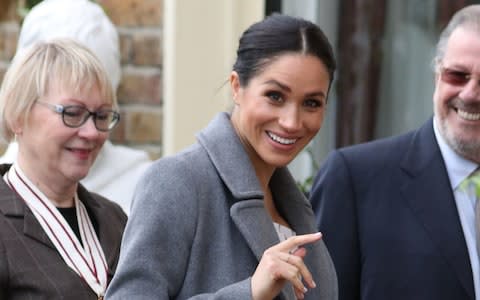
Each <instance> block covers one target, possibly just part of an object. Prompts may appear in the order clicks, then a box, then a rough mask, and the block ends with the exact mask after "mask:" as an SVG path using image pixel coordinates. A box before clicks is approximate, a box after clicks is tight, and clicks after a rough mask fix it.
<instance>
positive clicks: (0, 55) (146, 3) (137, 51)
mask: <svg viewBox="0 0 480 300" xmlns="http://www.w3.org/2000/svg"><path fill="white" fill-rule="evenodd" d="M18 3H22V1H18V0H0V81H1V80H2V79H3V75H4V73H5V71H6V70H7V68H8V65H9V62H10V60H11V59H12V57H13V56H14V54H15V49H16V43H17V39H18V33H19V28H20V17H19V16H18V14H17V13H16V11H17V5H18ZM97 3H99V4H100V5H101V6H102V7H103V8H104V10H105V12H106V13H107V15H109V17H110V18H111V19H112V21H113V23H114V24H115V25H116V26H117V29H118V32H119V36H120V50H121V59H122V71H123V74H122V80H121V82H120V86H119V89H118V92H117V95H118V101H119V103H120V113H121V122H120V125H119V126H118V127H117V128H115V130H114V131H112V133H111V134H110V139H111V140H112V142H113V143H116V144H124V145H128V146H131V147H134V148H140V149H145V150H147V151H148V152H149V153H150V156H151V157H152V158H154V159H155V158H158V157H160V155H161V144H162V119H163V114H162V104H163V101H162V56H163V53H162V47H163V37H162V24H163V1H162V0H122V1H118V0H97ZM1 151H2V145H0V152H1Z"/></svg>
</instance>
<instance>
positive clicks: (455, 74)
mask: <svg viewBox="0 0 480 300" xmlns="http://www.w3.org/2000/svg"><path fill="white" fill-rule="evenodd" d="M440 78H441V79H442V81H443V82H445V83H448V84H451V85H454V86H464V85H466V84H467V83H468V82H469V81H470V79H472V78H474V76H473V75H472V74H471V73H469V72H465V71H461V70H457V69H453V68H447V67H443V66H441V67H440ZM477 81H478V82H479V83H480V78H477Z"/></svg>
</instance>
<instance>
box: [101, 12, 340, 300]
mask: <svg viewBox="0 0 480 300" xmlns="http://www.w3.org/2000/svg"><path fill="white" fill-rule="evenodd" d="M334 70H335V61H334V57H333V53H332V49H331V46H330V44H329V42H328V40H327V38H326V37H325V35H324V34H323V32H322V31H321V30H320V29H319V28H318V27H317V26H316V25H315V24H313V23H311V22H308V21H305V20H302V19H297V18H292V17H287V16H281V15H274V16H271V17H268V18H266V19H265V20H263V21H261V22H259V23H256V24H253V25H252V26H251V27H250V28H248V29H247V30H246V31H245V32H244V33H243V35H242V37H241V39H240V44H239V48H238V51H237V61H236V62H235V65H234V67H233V71H232V73H231V75H230V80H229V82H230V86H231V89H232V95H233V101H234V108H233V110H232V112H231V114H228V113H220V114H219V115H218V116H217V117H216V118H215V119H214V120H212V122H211V123H210V124H209V125H208V127H207V128H205V129H204V130H203V131H201V132H200V133H199V134H198V136H197V139H198V142H197V143H196V144H194V145H193V146H191V147H189V148H187V149H185V150H184V151H182V152H181V153H179V154H177V155H175V156H171V157H165V158H162V159H160V160H158V161H157V162H155V163H154V165H153V166H152V167H151V168H150V169H149V170H148V171H147V172H146V174H145V175H144V176H143V179H142V180H141V183H140V184H139V185H138V186H137V189H136V196H135V198H134V204H133V207H132V215H131V218H130V219H129V221H128V224H127V229H126V232H125V237H124V240H123V243H122V248H121V254H120V262H119V265H118V269H117V273H116V275H115V276H114V279H113V281H112V283H111V285H110V287H109V289H108V291H107V295H106V298H107V299H274V298H275V299H296V298H298V299H303V298H305V299H315V300H323V299H337V280H336V275H335V271H334V267H333V264H332V261H331V259H330V256H329V254H328V252H327V249H326V247H325V246H324V244H323V242H322V240H321V234H320V233H318V232H316V227H315V221H314V216H313V212H312V209H311V206H310V204H309V202H308V201H307V200H306V199H305V197H304V196H303V194H302V193H301V192H300V191H299V190H298V189H297V187H296V185H295V181H294V180H293V178H292V177H291V175H290V173H289V171H288V170H287V168H286V165H287V164H288V163H290V162H291V161H292V160H293V159H294V158H295V156H296V155H297V154H298V153H299V152H300V151H301V150H302V149H303V148H304V147H305V146H306V145H307V144H308V143H309V142H310V141H311V140H312V138H313V137H314V136H315V135H316V134H317V132H318V130H319V129H320V127H321V124H322V121H323V118H324V114H325V110H326V106H327V95H328V91H329V89H330V84H331V82H332V80H333V73H334Z"/></svg>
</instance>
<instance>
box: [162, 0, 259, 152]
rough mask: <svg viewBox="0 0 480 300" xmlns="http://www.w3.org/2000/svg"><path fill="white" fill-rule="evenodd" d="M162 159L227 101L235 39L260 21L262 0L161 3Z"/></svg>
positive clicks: (170, 0)
mask: <svg viewBox="0 0 480 300" xmlns="http://www.w3.org/2000/svg"><path fill="white" fill-rule="evenodd" d="M164 9H165V11H164V63H163V80H164V81H163V85H164V86H163V95H164V97H163V101H164V102H163V155H170V154H173V153H176V152H178V151H179V150H181V149H183V148H185V147H186V146H188V145H190V144H192V143H194V141H195V134H196V133H197V132H198V131H199V130H201V129H202V128H203V127H205V126H206V125H207V124H208V122H209V121H210V120H211V119H212V117H213V116H214V115H215V114H216V113H218V112H220V111H224V110H226V109H227V107H228V105H229V104H230V102H231V96H230V88H229V87H228V85H227V84H225V83H226V81H227V79H228V77H229V75H230V72H231V70H232V66H233V63H234V60H235V57H236V49H237V46H238V39H239V38H240V35H241V33H242V32H243V31H244V30H245V29H246V28H247V27H248V26H249V25H250V24H252V23H253V22H256V21H258V20H261V19H262V18H263V17H264V11H265V4H264V1H263V0H202V1H196V0H164Z"/></svg>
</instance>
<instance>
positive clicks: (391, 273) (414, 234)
mask: <svg viewBox="0 0 480 300" xmlns="http://www.w3.org/2000/svg"><path fill="white" fill-rule="evenodd" d="M434 63H435V92H434V95H433V103H434V117H433V118H431V119H429V120H428V121H427V122H426V123H425V124H424V125H423V126H422V127H421V128H419V129H418V130H416V131H413V132H410V133H407V134H405V135H402V136H397V137H393V138H388V139H383V140H378V141H374V142H370V143H366V144H362V145H357V146H352V147H348V148H344V149H340V150H336V151H333V152H332V153H331V154H330V155H329V157H328V158H327V160H326V162H325V164H324V165H323V166H322V168H321V170H320V171H319V173H318V175H317V177H316V179H315V183H314V187H313V189H312V193H311V202H312V204H313V207H314V210H315V212H316V214H317V222H318V227H319V230H320V231H322V232H323V233H324V240H325V243H326V245H327V247H328V249H329V251H330V254H331V256H332V258H333V261H334V264H335V267H336V270H337V275H338V281H339V296H340V297H339V299H340V300H347V299H348V300H352V299H363V300H367V299H368V300H385V299H388V300H395V299H401V300H405V299H409V300H411V299H428V300H430V299H432V300H433V299H435V300H442V299H445V300H447V299H448V300H452V299H462V300H469V299H471V300H473V299H475V295H477V299H480V284H479V272H480V267H479V258H478V251H477V248H476V237H475V231H476V229H475V214H474V207H475V201H476V199H475V198H476V197H475V195H471V194H469V193H468V191H466V190H465V189H463V188H462V187H461V186H462V185H461V182H463V180H464V179H465V178H467V177H468V176H469V175H470V174H471V173H472V172H473V171H474V170H475V169H477V167H478V164H479V163H480V5H474V6H468V7H466V8H464V9H462V10H460V11H459V12H457V13H456V14H455V15H454V17H453V18H452V20H451V21H450V23H449V24H448V26H447V27H446V29H445V30H444V31H443V32H442V34H441V36H440V39H439V42H438V45H437V53H436V58H435V61H434Z"/></svg>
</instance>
